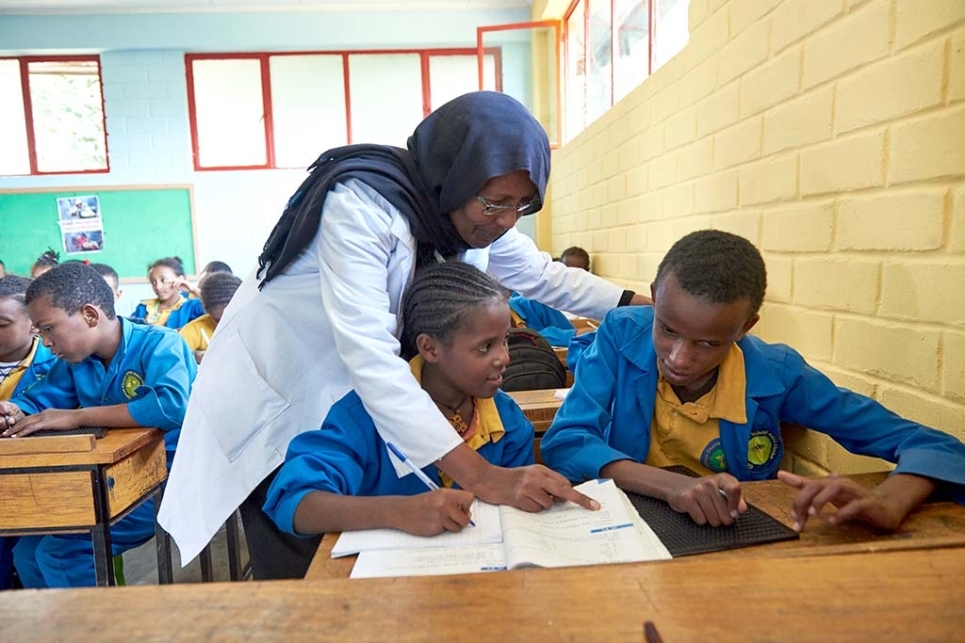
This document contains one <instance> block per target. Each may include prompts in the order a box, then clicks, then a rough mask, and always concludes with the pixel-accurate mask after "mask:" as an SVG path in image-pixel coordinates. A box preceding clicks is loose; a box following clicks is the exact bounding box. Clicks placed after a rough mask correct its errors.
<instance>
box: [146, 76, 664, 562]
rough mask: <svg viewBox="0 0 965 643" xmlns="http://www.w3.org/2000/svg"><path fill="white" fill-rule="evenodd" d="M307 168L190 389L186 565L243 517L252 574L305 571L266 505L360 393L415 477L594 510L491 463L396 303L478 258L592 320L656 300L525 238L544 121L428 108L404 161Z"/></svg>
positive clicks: (327, 161)
mask: <svg viewBox="0 0 965 643" xmlns="http://www.w3.org/2000/svg"><path fill="white" fill-rule="evenodd" d="M310 171H311V174H310V176H309V177H308V178H307V179H306V180H305V182H304V183H303V184H302V185H301V187H299V189H298V191H297V192H296V193H295V195H294V196H293V197H292V198H291V200H290V201H289V203H288V206H287V207H286V209H285V212H284V213H283V214H282V217H281V219H280V220H279V222H278V224H277V225H276V226H275V229H274V230H273V231H272V234H271V236H270V238H269V239H268V242H267V243H266V244H265V249H264V253H263V254H262V255H261V257H260V258H259V267H258V268H257V269H256V270H255V271H254V272H253V273H252V274H251V275H250V276H249V277H248V279H247V280H246V281H245V283H244V284H243V285H242V286H241V289H240V290H239V291H238V292H237V293H236V294H235V296H234V299H233V300H232V302H231V304H230V305H229V306H228V309H227V310H226V311H225V314H224V316H223V317H222V319H221V322H220V324H219V325H218V330H217V333H216V334H215V336H214V337H213V339H212V342H211V345H210V346H209V348H208V352H207V353H206V354H205V358H204V365H203V368H201V369H200V372H199V375H198V379H197V381H196V382H195V385H194V390H193V392H192V395H191V399H190V402H189V404H188V409H187V415H186V417H185V419H184V424H183V428H182V432H181V437H180V441H179V445H178V451H177V455H176V457H175V459H174V464H173V467H172V470H171V475H170V478H169V480H168V483H167V489H166V491H165V495H164V501H163V503H162V505H161V509H160V514H159V521H160V523H161V526H162V527H164V529H166V530H167V531H168V532H169V533H170V534H171V535H172V536H173V537H174V539H175V540H176V542H177V544H178V547H179V548H180V551H181V557H182V561H184V562H187V561H190V560H191V559H193V558H194V557H195V556H196V555H197V554H198V553H199V551H200V550H201V549H202V548H203V547H204V545H205V544H206V543H207V542H208V541H209V540H210V538H211V537H212V536H213V535H214V533H215V532H216V531H217V530H218V528H219V527H220V525H222V524H223V523H224V521H225V520H226V519H227V518H228V516H229V515H230V514H231V512H232V511H234V509H235V508H236V507H238V506H239V505H241V506H242V517H243V521H244V525H245V532H246V536H247V539H248V546H249V551H250V554H251V560H252V566H253V572H254V575H255V578H257V579H267V578H283V577H293V576H301V575H303V574H304V571H305V569H307V565H308V562H310V560H311V554H312V553H313V552H314V546H315V543H316V542H317V540H314V541H313V540H306V539H297V538H291V537H288V536H286V535H283V534H281V533H280V532H278V531H277V530H276V529H275V528H274V525H273V524H271V522H270V521H269V520H268V518H267V516H265V515H264V514H263V513H262V512H261V504H262V502H263V499H264V494H265V491H266V489H267V485H268V483H269V482H270V480H271V478H272V477H273V472H274V471H275V470H276V469H277V468H278V467H279V466H280V465H281V464H282V462H283V461H284V458H285V451H286V449H287V447H288V443H289V441H290V440H291V439H292V438H293V437H294V436H296V435H298V434H299V433H301V432H303V431H308V430H313V429H317V428H318V427H319V426H320V425H321V423H322V420H323V419H324V418H325V415H326V413H328V410H329V408H330V407H331V406H332V404H333V403H334V402H335V401H336V400H338V399H339V398H341V397H342V396H343V395H345V394H346V393H347V392H348V391H349V390H351V389H353V388H354V389H355V390H356V391H357V392H358V394H359V396H360V397H361V398H362V401H363V402H364V404H365V408H366V410H367V411H368V412H369V413H370V414H371V415H372V418H373V419H374V420H375V425H376V427H377V428H378V430H379V433H380V435H381V436H382V438H383V440H385V441H386V442H392V443H394V444H396V445H398V446H399V448H400V449H401V450H402V451H403V452H404V453H405V454H406V455H407V456H408V457H409V459H410V460H412V461H414V463H415V464H416V465H417V466H419V467H423V466H426V465H428V464H429V463H432V462H437V463H438V465H439V467H440V468H441V469H442V470H443V471H445V472H446V473H447V474H449V475H450V476H451V477H452V478H453V479H454V480H455V481H456V482H457V483H459V485H460V486H461V487H463V488H464V489H467V490H469V491H472V492H473V493H475V494H476V496H478V497H479V498H481V499H483V500H486V501H488V502H491V503H494V504H509V505H513V506H515V507H519V508H521V509H524V510H527V511H538V510H540V509H541V508H544V507H548V506H550V505H551V504H552V503H553V501H554V499H555V498H562V499H571V500H574V501H576V502H579V503H581V504H584V505H586V506H589V504H590V502H591V501H590V500H589V499H587V498H585V497H584V496H582V495H581V494H578V493H577V492H576V491H574V490H573V489H572V488H571V487H570V485H569V483H568V482H567V481H566V480H565V479H564V478H563V477H562V476H559V475H557V474H556V473H554V472H552V471H550V470H548V469H545V468H540V469H537V470H536V472H535V474H534V473H533V470H532V469H530V470H517V469H504V468H501V467H496V466H493V465H491V464H489V463H488V462H486V461H485V460H484V459H483V458H481V457H480V456H479V455H478V454H477V453H476V452H475V451H473V450H472V449H471V448H469V447H468V446H467V445H465V444H464V443H463V442H462V440H461V438H460V437H459V435H458V434H457V433H456V431H455V430H454V429H453V428H452V426H451V425H450V424H449V421H448V420H447V419H446V417H445V416H444V415H443V413H442V412H441V411H440V410H439V409H438V408H437V407H436V405H435V404H434V403H433V402H432V400H431V399H430V398H429V396H428V395H427V394H426V393H425V392H424V391H423V390H422V389H421V388H420V387H419V384H418V383H417V382H416V380H415V379H414V378H413V377H412V374H411V372H410V370H409V365H408V364H407V363H406V362H405V361H404V360H402V359H401V358H400V357H399V356H398V355H399V339H398V338H399V336H400V333H401V329H400V327H399V322H400V319H399V314H400V307H399V304H400V301H401V299H402V294H403V292H404V290H405V288H406V286H407V285H408V284H409V282H410V281H411V280H412V276H413V274H414V273H415V271H416V270H418V269H419V267H420V266H423V265H427V264H428V263H431V262H437V261H450V260H461V261H466V262H468V263H472V264H474V265H476V266H477V267H479V268H481V269H483V270H485V271H487V272H489V274H491V275H492V276H493V277H494V278H495V279H496V280H497V281H498V282H499V283H500V284H502V285H503V286H504V287H506V288H508V289H511V290H513V291H516V292H518V293H520V294H521V295H523V296H525V297H528V298H531V299H536V300H538V301H541V302H543V303H545V304H548V305H550V306H553V307H554V308H558V309H562V310H569V311H573V312H576V313H579V314H582V315H586V316H588V317H593V318H597V319H599V318H601V317H602V316H603V315H604V313H606V311H607V310H609V309H611V308H613V307H615V306H617V305H621V304H628V303H647V302H648V301H649V300H646V299H645V298H642V297H640V296H638V295H635V294H634V293H632V292H629V291H624V290H623V289H621V288H619V287H618V286H616V285H614V284H611V283H609V282H607V281H604V280H602V279H600V278H598V277H595V276H593V275H591V274H590V273H588V272H586V271H584V270H577V269H571V268H567V267H566V266H564V265H563V264H561V263H558V262H554V261H552V259H551V257H550V256H549V255H548V254H544V253H540V252H539V251H538V250H537V248H536V246H535V244H534V243H533V242H532V240H530V239H529V238H527V237H525V236H523V235H521V234H520V233H519V232H518V231H517V230H516V228H515V225H516V222H517V220H518V219H519V217H521V216H525V215H528V214H532V213H534V212H537V211H539V209H540V208H541V207H542V203H543V199H544V196H545V190H546V184H547V181H548V179H549V171H550V150H549V142H548V140H547V137H546V133H545V131H544V130H543V128H542V127H541V126H540V124H539V123H538V122H537V121H536V120H535V119H534V118H533V117H532V115H531V114H530V113H529V112H528V111H527V110H526V108H525V107H523V106H522V105H521V104H520V103H518V102H517V101H516V100H514V99H513V98H510V97H509V96H506V95H504V94H499V93H495V92H474V93H471V94H466V95H464V96H461V97H459V98H456V99H455V100H453V101H451V102H449V103H447V104H445V105H443V106H442V107H440V108H439V109H437V110H436V111H435V112H433V113H432V114H430V115H429V116H428V117H427V118H426V119H425V120H424V121H423V122H422V123H421V124H420V125H419V126H418V127H417V128H416V130H415V133H414V134H413V135H412V136H411V137H410V138H409V141H408V149H406V150H403V149H399V148H394V147H388V146H380V145H351V146H348V147H342V148H337V149H334V150H330V151H328V152H326V153H324V154H323V155H322V156H321V157H319V159H318V160H317V161H316V162H315V164H314V165H313V166H312V167H311V168H310ZM397 470H398V473H399V475H407V474H408V473H409V471H408V469H407V468H406V467H405V466H404V465H402V464H401V463H397ZM242 503H244V504H242Z"/></svg>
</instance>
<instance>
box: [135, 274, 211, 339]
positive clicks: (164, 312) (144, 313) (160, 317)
mask: <svg viewBox="0 0 965 643" xmlns="http://www.w3.org/2000/svg"><path fill="white" fill-rule="evenodd" d="M147 278H148V279H149V280H150V282H151V288H152V289H153V290H154V294H155V295H156V296H155V297H154V298H152V299H145V300H144V301H142V302H141V303H140V304H138V305H137V308H135V309H134V312H133V313H131V319H133V320H135V321H139V322H143V323H146V324H152V325H154V326H167V327H168V328H173V329H175V330H177V329H179V328H181V327H182V326H184V325H185V324H187V323H188V322H189V321H191V320H193V319H197V318H198V317H200V316H201V315H203V314H204V308H202V306H201V301H200V300H199V299H189V298H188V297H187V296H186V295H185V294H184V293H183V292H182V291H183V290H184V288H185V287H186V284H187V283H188V281H187V277H185V276H184V267H183V266H182V265H181V258H180V257H164V258H163V259H158V260H157V261H155V262H154V263H152V264H151V265H150V266H148V269H147Z"/></svg>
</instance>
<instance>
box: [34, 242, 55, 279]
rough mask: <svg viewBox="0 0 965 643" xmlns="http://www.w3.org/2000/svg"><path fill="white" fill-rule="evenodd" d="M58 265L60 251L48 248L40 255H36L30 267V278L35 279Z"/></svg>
mask: <svg viewBox="0 0 965 643" xmlns="http://www.w3.org/2000/svg"><path fill="white" fill-rule="evenodd" d="M58 265H60V253H58V252H57V251H56V250H54V249H53V248H48V249H47V250H46V251H45V252H44V253H43V254H42V255H40V256H39V257H37V260H36V261H35V262H34V265H33V266H31V267H30V278H31V279H36V278H37V277H39V276H40V275H42V274H44V273H45V272H47V271H48V270H50V269H51V268H53V267H54V266H58Z"/></svg>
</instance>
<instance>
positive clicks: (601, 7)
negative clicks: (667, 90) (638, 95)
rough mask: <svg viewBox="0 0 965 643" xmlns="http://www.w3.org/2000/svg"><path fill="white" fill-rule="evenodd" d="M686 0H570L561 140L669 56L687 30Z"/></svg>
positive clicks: (683, 40) (583, 126) (685, 37)
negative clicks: (563, 124) (564, 119)
mask: <svg viewBox="0 0 965 643" xmlns="http://www.w3.org/2000/svg"><path fill="white" fill-rule="evenodd" d="M688 6H689V2H688V1H687V0H574V1H573V2H572V3H571V4H570V6H569V9H568V10H567V12H566V17H565V24H566V33H565V36H564V42H565V43H566V49H565V53H564V69H565V79H564V82H565V88H566V93H565V96H566V98H565V102H564V105H565V108H564V111H565V112H566V121H565V122H566V140H571V139H573V138H574V137H575V136H576V135H577V134H579V133H580V132H582V131H583V130H584V129H586V126H587V125H589V124H590V123H592V122H593V121H595V120H596V119H597V118H599V117H600V116H602V115H603V114H604V113H605V112H606V111H607V110H609V109H610V108H611V107H613V105H615V104H616V103H618V102H620V100H621V99H623V98H624V97H625V96H626V95H627V94H629V93H630V91H631V90H633V88H635V87H637V86H638V85H639V84H640V83H642V82H643V81H644V80H646V79H647V77H649V76H650V74H652V73H653V72H655V71H656V70H657V69H659V68H660V67H662V66H663V65H664V63H666V62H667V61H668V60H670V59H671V58H672V57H673V56H675V55H676V54H677V53H678V52H679V51H680V50H681V49H683V48H684V46H685V45H686V44H687V40H688V39H689V36H690V32H689V27H688V20H687V9H688Z"/></svg>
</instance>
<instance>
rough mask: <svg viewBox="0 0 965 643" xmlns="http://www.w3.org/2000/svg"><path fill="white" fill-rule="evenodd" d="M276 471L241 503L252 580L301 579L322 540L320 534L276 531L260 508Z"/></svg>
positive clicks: (272, 523) (273, 524)
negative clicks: (306, 536)
mask: <svg viewBox="0 0 965 643" xmlns="http://www.w3.org/2000/svg"><path fill="white" fill-rule="evenodd" d="M277 474H278V469H275V470H274V471H273V472H272V473H271V475H269V476H268V477H267V478H265V479H264V480H263V481H262V482H261V484H260V485H258V486H257V487H255V490H254V491H252V492H251V495H249V496H248V497H247V498H246V499H245V501H244V502H243V503H241V522H242V524H243V525H244V527H245V538H246V539H247V540H248V555H249V556H251V575H252V577H254V579H255V580H276V579H280V578H304V577H305V572H306V571H308V566H309V565H310V564H311V562H312V558H313V557H314V556H315V550H316V549H318V543H319V542H321V540H322V537H321V536H312V537H310V538H297V537H295V536H292V535H289V534H286V533H284V532H282V531H279V530H278V528H277V527H276V526H275V523H274V522H272V520H271V518H269V517H268V515H267V514H266V513H265V512H264V511H262V510H261V508H262V506H263V505H264V504H265V498H266V497H267V496H268V488H269V487H270V486H271V482H272V480H274V479H275V476H276V475H277Z"/></svg>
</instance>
